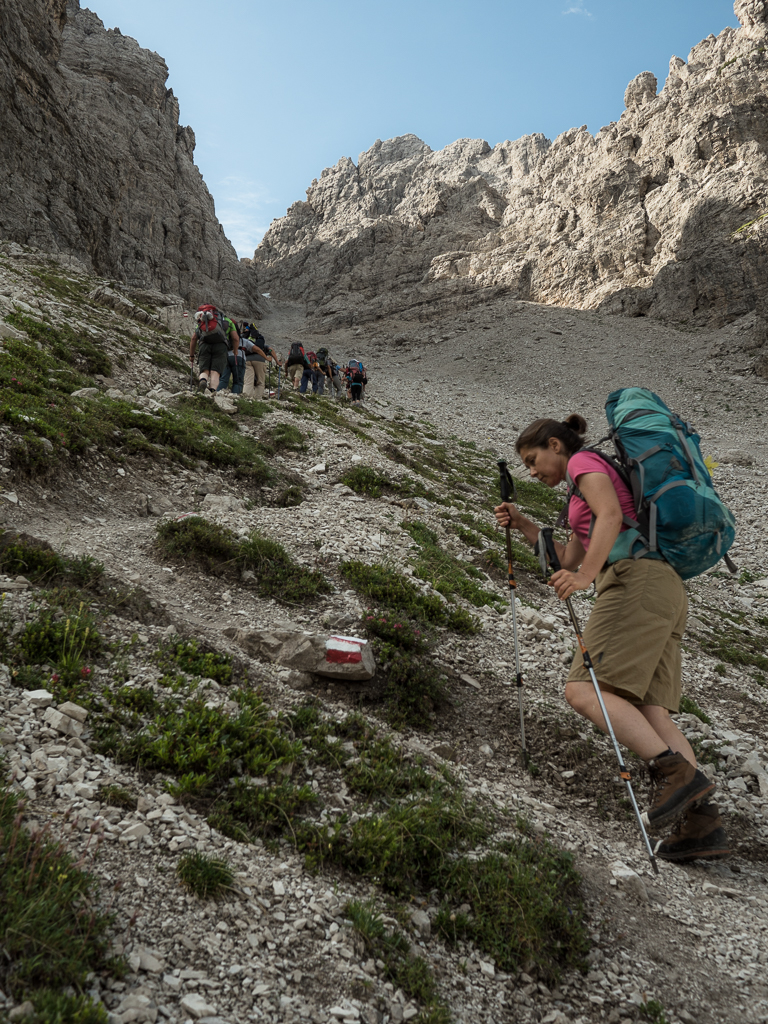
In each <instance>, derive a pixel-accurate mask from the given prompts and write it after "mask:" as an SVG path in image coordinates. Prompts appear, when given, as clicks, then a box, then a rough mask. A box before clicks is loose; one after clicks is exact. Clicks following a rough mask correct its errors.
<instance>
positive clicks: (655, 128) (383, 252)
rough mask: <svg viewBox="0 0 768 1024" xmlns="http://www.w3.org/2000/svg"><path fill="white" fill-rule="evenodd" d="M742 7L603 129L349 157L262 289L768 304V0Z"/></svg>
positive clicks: (269, 260)
mask: <svg viewBox="0 0 768 1024" xmlns="http://www.w3.org/2000/svg"><path fill="white" fill-rule="evenodd" d="M735 11H736V14H737V16H738V17H739V19H740V20H741V22H742V28H740V29H739V30H734V29H732V28H726V29H725V30H724V31H723V32H721V33H720V35H719V36H717V37H715V36H709V37H708V38H707V39H705V40H704V41H703V42H701V43H699V44H698V45H697V46H695V47H694V49H693V50H692V51H691V53H690V55H689V57H688V61H687V62H685V61H683V60H681V59H680V58H677V57H673V58H672V60H671V62H670V69H669V76H668V78H667V80H666V82H665V84H664V86H663V88H662V90H661V91H660V92H658V93H657V88H658V87H657V82H656V79H655V77H654V76H653V75H652V74H651V73H650V72H643V73H642V74H640V75H638V77H637V78H636V79H634V81H633V82H631V83H630V85H629V86H628V88H627V91H626V95H625V104H626V109H625V111H624V113H623V114H622V116H621V117H620V119H619V121H618V122H615V123H612V124H610V125H608V126H607V127H605V128H602V129H601V130H600V131H599V132H598V133H597V135H596V136H593V135H591V134H590V133H589V132H588V131H587V129H586V127H582V128H574V129H572V130H570V131H568V132H565V133H563V134H562V135H560V136H559V137H558V138H557V139H555V140H554V142H551V143H550V142H549V140H547V139H546V138H544V137H543V136H541V135H533V136H527V137H525V138H522V139H519V140H517V141H516V142H504V143H500V144H499V145H497V146H495V147H494V148H493V149H491V147H490V146H489V145H488V144H487V143H485V142H482V141H478V140H469V139H462V140H460V141H458V142H455V143H453V144H452V145H450V146H448V147H446V149H444V150H441V151H440V152H433V151H432V150H431V149H430V148H429V147H428V146H427V145H426V144H425V143H423V142H422V141H421V140H419V139H417V138H416V137H415V136H412V135H408V136H405V137H403V138H398V139H392V140H389V141H387V142H377V143H376V144H375V145H374V146H373V147H372V149H370V150H369V151H368V152H367V153H363V154H362V156H361V157H360V159H359V162H358V164H357V165H355V164H354V163H353V162H352V161H351V160H349V159H346V158H345V159H342V160H340V161H339V163H338V164H337V165H336V166H335V167H333V168H330V169H329V170H326V171H324V172H323V174H322V176H321V178H320V179H319V181H318V180H316V181H314V182H313V183H312V185H311V186H310V188H309V189H308V191H307V199H306V201H305V202H300V203H295V204H294V205H293V206H292V207H291V208H290V210H289V211H288V213H287V215H286V216H285V217H283V218H282V219H280V220H278V221H276V222H274V223H273V225H272V227H271V228H270V230H269V231H268V232H267V234H266V236H265V238H264V240H263V242H262V244H261V245H260V246H259V248H258V249H257V251H256V254H255V263H256V268H257V272H258V274H259V278H260V283H261V285H262V288H263V290H267V289H269V290H270V291H271V292H272V294H273V295H274V296H276V297H281V296H283V297H290V298H298V299H303V300H304V301H306V302H307V303H308V304H309V306H310V308H311V309H313V310H317V311H318V312H319V313H320V314H326V315H327V316H328V318H329V321H333V320H334V319H335V320H336V321H344V320H345V319H346V320H347V322H349V321H350V320H352V319H355V318H361V317H375V316H379V315H382V314H383V313H385V312H386V311H388V310H389V311H394V310H399V311H402V310H404V309H408V308H409V307H412V308H413V307H415V308H416V310H418V309H419V308H420V307H421V306H422V305H423V304H425V303H427V304H428V303H430V302H434V301H435V299H436V298H441V297H445V296H450V295H451V294H454V295H455V294H457V293H458V294H466V293H467V292H468V291H474V292H477V291H478V290H479V289H483V288H493V289H497V290H498V289H503V290H506V291H512V292H514V293H517V295H518V296H519V297H520V298H523V299H530V300H535V301H540V302H547V303H553V304H562V305H569V306H575V307H583V308H596V307H599V306H601V305H602V306H603V307H604V308H607V309H609V310H612V311H616V312H624V313H629V314H634V315H645V314H649V315H655V316H661V317H672V318H675V319H680V320H691V319H694V320H695V319H699V320H707V321H714V322H725V321H727V320H729V319H732V318H734V317H736V316H739V315H741V314H743V313H744V312H746V311H748V310H750V309H755V308H758V307H762V306H764V305H766V299H768V275H767V274H766V238H767V237H768V221H762V220H760V219H759V218H760V217H762V215H763V214H764V213H765V212H766V211H768V173H767V172H768V162H767V157H768V116H767V115H768V38H767V36H768V25H767V24H766V21H767V19H768V3H767V2H766V0H737V3H736V4H735Z"/></svg>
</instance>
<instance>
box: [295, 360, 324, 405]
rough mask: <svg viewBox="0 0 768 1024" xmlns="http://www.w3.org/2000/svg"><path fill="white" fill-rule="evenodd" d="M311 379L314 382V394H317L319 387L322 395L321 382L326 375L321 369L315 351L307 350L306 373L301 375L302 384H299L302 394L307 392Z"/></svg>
mask: <svg viewBox="0 0 768 1024" xmlns="http://www.w3.org/2000/svg"><path fill="white" fill-rule="evenodd" d="M310 381H311V382H312V394H313V395H316V394H317V393H318V389H319V391H320V394H321V395H322V393H323V391H322V388H321V383H323V382H324V381H325V375H324V374H323V373H321V371H320V364H319V363H318V361H317V355H316V353H315V352H307V365H306V366H305V367H304V373H303V374H302V375H301V384H300V385H299V394H300V395H305V394H306V393H307V388H308V387H309V383H310Z"/></svg>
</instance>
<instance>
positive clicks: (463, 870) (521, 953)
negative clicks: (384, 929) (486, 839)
mask: <svg viewBox="0 0 768 1024" xmlns="http://www.w3.org/2000/svg"><path fill="white" fill-rule="evenodd" d="M440 882H441V891H442V892H444V893H446V894H448V893H450V902H448V903H445V904H444V905H443V906H442V907H441V912H440V914H439V916H438V918H437V919H436V922H435V925H436V931H437V932H438V933H439V934H442V935H443V936H444V937H445V938H446V939H447V940H448V941H457V940H459V939H470V940H472V941H473V942H475V943H476V944H477V945H478V946H479V947H480V948H481V949H483V950H484V951H485V952H486V953H488V954H489V955H490V956H492V957H493V959H494V960H495V961H496V964H497V966H498V967H499V968H500V969H501V970H503V971H514V970H516V969H518V968H519V966H520V964H522V963H524V962H525V961H526V960H529V961H530V960H533V961H534V963H535V964H536V965H537V967H538V968H539V969H540V970H541V972H542V973H543V974H544V975H545V976H548V977H550V978H554V977H555V976H556V974H557V971H556V968H555V966H554V964H557V965H559V966H567V967H579V966H581V965H582V963H583V958H584V956H585V955H586V953H587V952H588V949H589V943H588V940H587V933H586V927H585V925H584V917H583V909H582V907H581V903H580V900H579V897H578V886H579V876H578V874H577V873H576V871H575V870H574V867H573V858H572V857H571V855H570V854H568V853H563V852H562V851H560V850H557V849H555V848H554V847H553V846H551V845H550V844H549V843H547V842H545V841H543V840H537V841H535V842H534V841H530V840H522V839H521V840H518V841H516V842H508V843H504V844H502V845H501V846H500V847H499V848H498V849H497V850H494V851H492V852H490V853H487V854H485V855H484V856H482V857H480V858H479V859H478V860H471V859H469V858H466V857H462V858H458V859H456V860H453V861H449V862H446V864H445V865H444V868H443V870H442V871H441V880H440ZM464 904H466V905H469V906H470V907H471V908H472V916H471V917H466V918H464V919H462V918H461V916H460V915H459V914H458V913H457V912H456V910H455V909H454V908H456V907H458V906H460V905H464ZM553 961H554V964H553Z"/></svg>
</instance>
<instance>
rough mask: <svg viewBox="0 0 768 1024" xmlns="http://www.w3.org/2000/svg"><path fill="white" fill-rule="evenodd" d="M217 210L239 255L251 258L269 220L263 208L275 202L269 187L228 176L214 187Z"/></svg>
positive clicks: (247, 179)
mask: <svg viewBox="0 0 768 1024" xmlns="http://www.w3.org/2000/svg"><path fill="white" fill-rule="evenodd" d="M215 195H216V213H217V216H218V218H219V220H220V221H221V223H222V225H223V226H224V233H225V234H226V236H227V238H228V239H229V240H230V242H231V243H232V245H233V246H234V247H235V251H236V252H237V255H238V256H240V257H241V258H242V257H243V256H247V257H248V259H251V258H252V257H253V253H254V250H255V249H256V246H257V245H258V244H259V242H260V241H261V239H262V236H263V235H264V232H265V231H266V230H267V227H268V226H269V225H268V224H267V223H265V221H267V220H271V217H269V215H267V214H266V210H265V207H268V206H270V205H271V204H273V203H274V198H273V196H272V195H271V194H270V192H269V190H268V189H267V188H266V187H265V186H264V185H262V184H261V183H260V182H258V181H253V180H252V179H250V178H243V177H240V176H237V175H230V176H228V177H226V178H222V179H221V181H220V182H219V183H218V184H217V186H216V193H215Z"/></svg>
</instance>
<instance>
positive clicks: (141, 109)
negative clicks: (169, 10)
mask: <svg viewBox="0 0 768 1024" xmlns="http://www.w3.org/2000/svg"><path fill="white" fill-rule="evenodd" d="M167 77H168V68H167V67H166V64H165V62H164V61H163V59H162V58H161V57H159V56H158V55H157V54H156V53H152V52H150V51H149V50H144V49H142V48H141V47H140V46H139V44H138V43H137V42H136V41H135V40H134V39H130V38H128V37H126V36H123V35H121V34H120V32H119V30H117V29H115V30H110V31H106V30H105V28H104V25H103V24H102V22H101V21H100V20H99V18H97V17H96V15H95V14H92V13H91V12H90V11H88V10H81V9H80V5H79V2H78V0H69V3H67V0H4V2H3V4H2V7H1V8H0V104H1V105H2V109H3V131H2V133H0V237H4V238H7V239H11V240H13V241H16V242H21V243H24V244H27V245H32V246H36V247H37V248H39V249H42V250H44V251H47V252H65V253H70V254H72V255H74V256H76V257H77V258H79V259H80V260H82V261H83V263H85V264H86V266H87V267H88V268H90V269H93V270H94V271H95V272H97V273H99V274H102V275H105V276H113V277H115V278H117V279H119V280H120V281H122V282H124V283H126V284H128V285H131V286H133V287H137V288H155V289H160V290H161V291H163V292H166V293H176V294H179V295H181V296H183V297H184V299H185V300H186V301H187V302H189V303H190V304H196V303H198V302H202V301H209V300H210V298H212V299H213V300H214V301H217V302H219V303H220V304H222V305H224V306H226V307H227V308H228V309H230V310H232V312H233V313H240V314H244V315H245V314H251V315H253V314H254V313H255V311H256V308H257V289H256V284H255V278H254V275H253V273H252V271H251V270H250V268H246V267H245V266H243V265H242V264H240V262H239V261H238V259H237V255H236V253H235V251H234V249H233V248H232V246H231V245H230V243H229V242H228V240H227V239H226V237H225V236H224V232H223V229H222V227H221V225H220V224H219V222H218V220H217V219H216V214H215V210H214V205H213V200H212V198H211V195H210V193H209V192H208V189H207V188H206V186H205V182H204V181H203V179H202V177H201V175H200V172H199V171H198V169H197V167H196V166H195V164H194V162H193V154H194V148H195V136H194V133H193V131H192V129H191V128H184V127H181V126H180V125H179V105H178V101H177V100H176V97H175V96H174V95H173V92H172V91H171V90H169V89H166V87H165V82H166V79H167Z"/></svg>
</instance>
